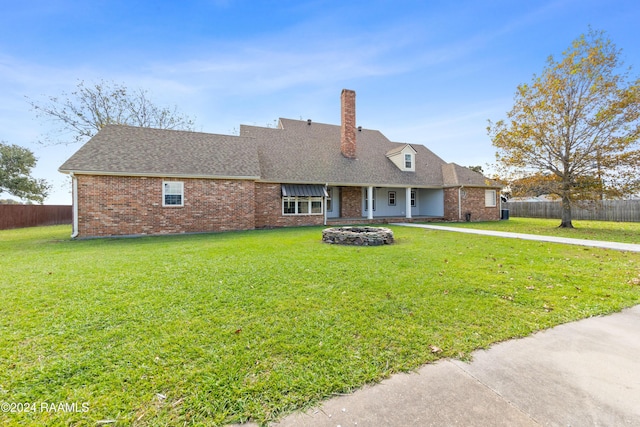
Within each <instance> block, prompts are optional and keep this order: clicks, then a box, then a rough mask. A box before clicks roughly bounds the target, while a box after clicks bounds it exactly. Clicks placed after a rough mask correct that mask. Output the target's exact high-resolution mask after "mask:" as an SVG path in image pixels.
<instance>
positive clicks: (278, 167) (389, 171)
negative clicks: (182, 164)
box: [240, 119, 446, 188]
mask: <svg viewBox="0 0 640 427" xmlns="http://www.w3.org/2000/svg"><path fill="white" fill-rule="evenodd" d="M240 136H244V137H249V138H252V139H254V140H255V141H256V144H258V151H259V158H260V165H261V171H262V177H261V180H262V181H267V182H284V183H299V184H305V183H326V184H329V185H374V186H396V185H397V186H413V187H436V188H437V187H442V185H443V177H442V165H444V164H446V163H445V162H444V160H442V159H441V158H439V157H438V156H436V155H435V154H434V153H433V152H431V151H430V150H428V149H427V148H426V147H424V146H422V145H415V146H412V148H413V149H414V150H416V156H415V161H416V171H415V172H403V171H401V170H399V169H398V168H397V167H396V166H395V165H394V163H393V162H392V161H391V160H390V159H388V158H387V156H386V154H387V153H388V152H389V151H391V150H396V149H398V148H399V149H402V148H404V147H405V146H406V145H407V144H405V143H396V142H391V141H389V140H388V139H387V138H386V137H385V136H384V135H383V134H382V133H380V132H379V131H377V130H369V129H362V130H360V131H358V132H356V159H349V158H346V157H344V156H343V155H342V153H341V152H340V126H337V125H328V124H323V123H315V122H312V123H311V125H309V124H308V122H307V121H301V120H291V119H280V126H279V128H264V127H256V126H246V125H242V126H241V127H240Z"/></svg>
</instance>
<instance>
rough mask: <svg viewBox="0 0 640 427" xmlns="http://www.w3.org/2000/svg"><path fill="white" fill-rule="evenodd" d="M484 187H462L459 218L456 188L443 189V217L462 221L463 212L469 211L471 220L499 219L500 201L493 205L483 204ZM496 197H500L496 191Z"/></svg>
mask: <svg viewBox="0 0 640 427" xmlns="http://www.w3.org/2000/svg"><path fill="white" fill-rule="evenodd" d="M484 192H485V188H473V187H465V188H463V189H462V194H461V202H462V205H461V206H462V209H461V210H460V212H461V216H462V218H461V219H458V218H459V212H458V188H445V190H444V217H445V220H447V221H458V220H460V221H464V220H465V214H467V213H471V221H497V220H499V219H500V202H499V200H498V201H497V206H495V207H485V206H484V203H485V201H484ZM496 197H500V192H499V191H498V192H497V194H496Z"/></svg>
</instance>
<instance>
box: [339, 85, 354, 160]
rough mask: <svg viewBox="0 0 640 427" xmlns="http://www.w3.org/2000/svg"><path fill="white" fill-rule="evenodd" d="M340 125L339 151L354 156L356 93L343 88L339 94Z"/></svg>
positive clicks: (346, 155) (347, 155)
mask: <svg viewBox="0 0 640 427" xmlns="http://www.w3.org/2000/svg"><path fill="white" fill-rule="evenodd" d="M341 106H342V109H341V111H342V114H341V117H342V125H341V128H340V151H342V155H343V156H345V157H347V158H349V159H355V158H356V93H355V92H354V91H352V90H348V89H343V90H342V96H341Z"/></svg>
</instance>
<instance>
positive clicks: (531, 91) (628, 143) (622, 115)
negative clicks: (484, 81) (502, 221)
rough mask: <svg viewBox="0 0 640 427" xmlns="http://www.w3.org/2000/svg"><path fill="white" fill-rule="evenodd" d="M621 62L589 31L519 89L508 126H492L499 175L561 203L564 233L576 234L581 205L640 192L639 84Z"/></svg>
mask: <svg viewBox="0 0 640 427" xmlns="http://www.w3.org/2000/svg"><path fill="white" fill-rule="evenodd" d="M620 56H621V51H620V50H618V49H617V48H616V47H615V45H614V44H613V43H612V42H611V40H610V39H609V38H608V37H606V35H605V33H604V32H602V31H595V30H590V31H589V32H588V34H586V35H582V36H580V37H579V38H578V39H576V40H575V41H573V43H572V44H571V46H570V47H569V48H568V49H567V50H566V51H564V52H563V58H562V60H560V61H559V62H557V61H555V60H554V58H553V57H552V56H551V57H549V59H548V60H547V66H546V68H545V69H544V71H543V72H542V74H541V75H540V76H536V75H534V77H533V80H532V82H531V84H522V85H520V86H518V90H517V92H516V95H515V103H514V106H513V108H512V110H511V111H510V112H508V113H507V117H508V119H507V120H500V121H498V122H496V123H492V122H489V127H488V132H489V135H490V137H491V139H492V141H493V145H494V146H495V147H496V148H497V153H496V158H497V161H498V165H499V166H502V171H501V174H502V175H503V176H509V177H512V178H514V179H519V183H520V184H522V183H526V182H527V181H529V182H531V183H532V185H538V186H539V185H540V184H541V183H544V186H545V188H546V189H548V191H549V193H550V194H555V195H557V196H558V197H560V198H561V199H562V208H563V209H562V221H561V224H560V227H573V224H572V222H571V219H572V216H571V208H572V206H573V205H575V204H576V203H577V202H579V201H580V200H594V199H602V198H618V197H624V196H626V195H629V194H633V193H634V192H637V191H638V189H640V178H639V177H640V174H639V173H638V171H639V170H640V169H639V167H640V147H639V145H638V139H639V137H640V120H639V118H640V79H638V78H636V79H635V80H633V79H631V78H630V77H629V72H630V69H623V68H622V66H623V63H622V61H621V59H620ZM525 177H532V179H529V180H527V179H525V180H523V179H522V178H525Z"/></svg>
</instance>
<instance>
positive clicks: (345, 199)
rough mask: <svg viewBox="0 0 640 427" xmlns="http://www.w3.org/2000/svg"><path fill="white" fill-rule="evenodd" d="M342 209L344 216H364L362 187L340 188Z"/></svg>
mask: <svg viewBox="0 0 640 427" xmlns="http://www.w3.org/2000/svg"><path fill="white" fill-rule="evenodd" d="M340 210H341V211H342V212H341V216H342V217H343V218H360V217H361V216H362V188H361V187H342V188H341V189H340Z"/></svg>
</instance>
